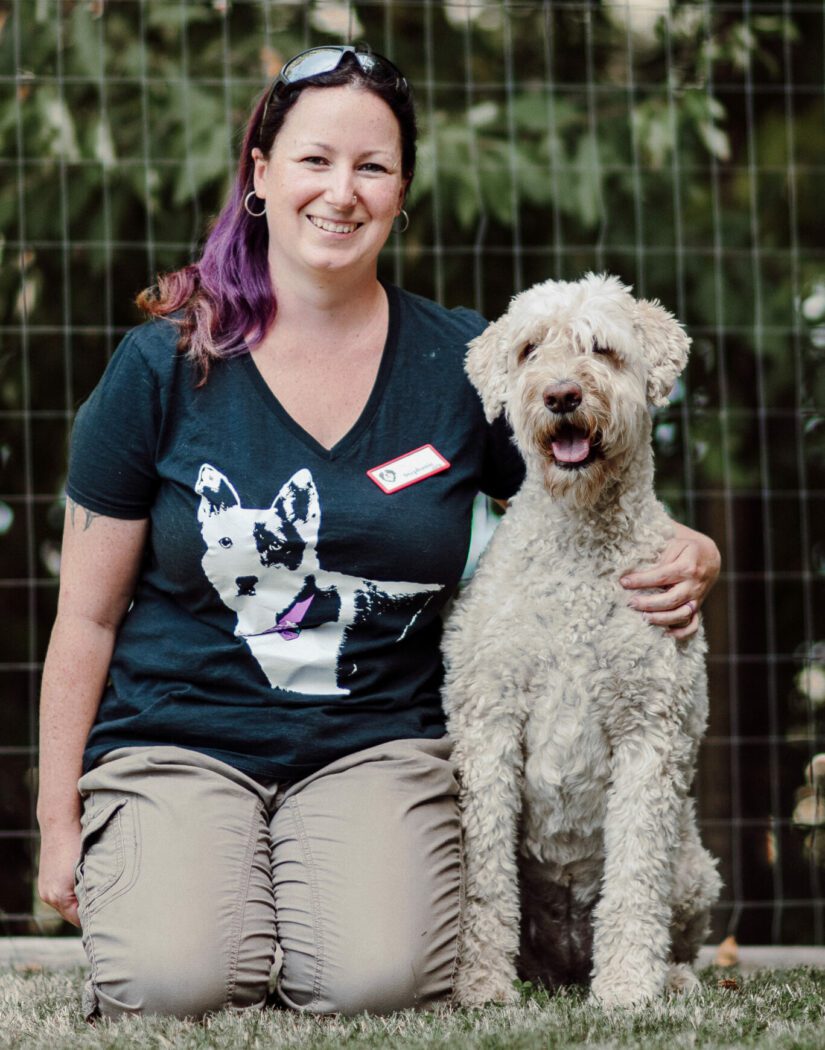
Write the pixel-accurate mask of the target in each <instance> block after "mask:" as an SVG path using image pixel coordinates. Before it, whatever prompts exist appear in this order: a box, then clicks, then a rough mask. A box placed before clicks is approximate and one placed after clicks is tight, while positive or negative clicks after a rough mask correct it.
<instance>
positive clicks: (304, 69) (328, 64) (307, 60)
mask: <svg viewBox="0 0 825 1050" xmlns="http://www.w3.org/2000/svg"><path fill="white" fill-rule="evenodd" d="M344 54H345V52H344V49H343V48H341V47H316V48H313V49H312V51H307V52H305V53H304V54H303V55H298V56H297V57H296V58H293V59H292V61H291V62H288V63H287V64H286V65H285V66H284V68H283V69H282V70H281V74H280V77H279V79H280V80H282V81H283V82H284V83H286V84H295V83H297V82H298V81H299V80H306V78H307V77H315V76H318V74H319V73H330V72H331V71H332V70H333V69H336V68H337V67H338V64H339V62H340V61H341V59H342V58H343V56H344Z"/></svg>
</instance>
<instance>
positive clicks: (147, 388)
mask: <svg viewBox="0 0 825 1050" xmlns="http://www.w3.org/2000/svg"><path fill="white" fill-rule="evenodd" d="M145 333H146V328H145V327H142V328H136V329H134V330H133V331H131V332H129V333H128V334H127V335H126V336H125V338H124V339H123V340H122V342H121V343H120V345H119V346H118V348H117V350H115V352H114V354H113V355H112V359H111V361H110V362H109V364H108V366H107V368H106V371H105V372H104V373H103V376H102V378H101V380H100V382H99V383H98V385H97V386H96V387H95V389H94V390H93V391H92V393H91V395H90V396H89V399H88V400H87V401H86V402H85V404H83V405H82V406H81V407H80V410H79V411H78V413H77V417H76V419H75V423H74V428H73V430H72V438H71V444H70V447H69V470H68V476H67V479H66V494H67V495H68V496H69V498H70V499H72V500H74V501H75V502H76V503H79V504H80V506H82V507H86V508H87V509H88V510H91V511H94V512H95V513H96V514H105V515H107V516H109V517H112V518H125V519H133V520H137V519H140V518H146V517H148V516H149V511H150V509H151V507H152V504H153V502H154V498H155V493H156V490H157V483H158V477H157V471H156V468H155V449H156V447H157V440H158V433H159V429H160V422H161V405H160V397H159V392H158V382H157V376H156V375H155V373H154V372H153V371H152V369H151V368H150V366H149V364H148V362H147V360H146V358H145V357H144V354H143V353H142V350H141V341H142V339H144V338H145Z"/></svg>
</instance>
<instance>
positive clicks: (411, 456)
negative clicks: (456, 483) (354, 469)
mask: <svg viewBox="0 0 825 1050" xmlns="http://www.w3.org/2000/svg"><path fill="white" fill-rule="evenodd" d="M449 465H450V464H449V462H448V461H447V460H446V459H445V458H444V457H443V456H442V455H441V453H440V452H437V451H436V450H435V448H434V447H433V446H432V445H422V446H421V448H416V449H413V451H412V452H406V453H405V454H404V455H403V456H398V457H396V458H395V459H390V460H387V462H386V463H381V464H380V465H379V466H377V467H372V468H371V469H370V470H368V471H367V477H368V478H369V479H370V480H371V481H374V482H375V484H376V485H377V486H378V487H379V489H381V491H382V492H386V493H387V495H388V496H390V495H392V493H393V492H398V491H399V489H405V488H407V486H408V485H415V484H416V483H417V482H419V481H424V479H425V478H431V477H432V476H433V474H440V473H441V471H442V470H446V469H447V468H448V467H449Z"/></svg>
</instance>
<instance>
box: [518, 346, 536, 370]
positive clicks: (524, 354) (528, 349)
mask: <svg viewBox="0 0 825 1050" xmlns="http://www.w3.org/2000/svg"><path fill="white" fill-rule="evenodd" d="M535 352H536V344H535V343H525V345H524V346H523V347H522V348H521V350H519V352H518V363H519V364H520V365H523V364H524V362H525V361H529V360H530V358H531V357H532V356H533V354H534V353H535Z"/></svg>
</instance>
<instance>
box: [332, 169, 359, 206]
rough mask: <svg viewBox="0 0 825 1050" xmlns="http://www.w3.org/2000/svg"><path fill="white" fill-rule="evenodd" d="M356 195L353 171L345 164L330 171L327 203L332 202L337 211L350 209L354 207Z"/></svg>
mask: <svg viewBox="0 0 825 1050" xmlns="http://www.w3.org/2000/svg"><path fill="white" fill-rule="evenodd" d="M354 196H355V188H354V185H353V177H352V172H351V171H350V170H349V168H344V167H343V166H339V167H337V168H334V169H333V170H332V172H331V173H330V181H329V184H328V185H327V190H326V193H325V194H324V198H325V199H326V202H327V204H330V205H331V206H332V207H333V208H335V210H336V211H348V210H349V209H350V208H352V199H353V197H354Z"/></svg>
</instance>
